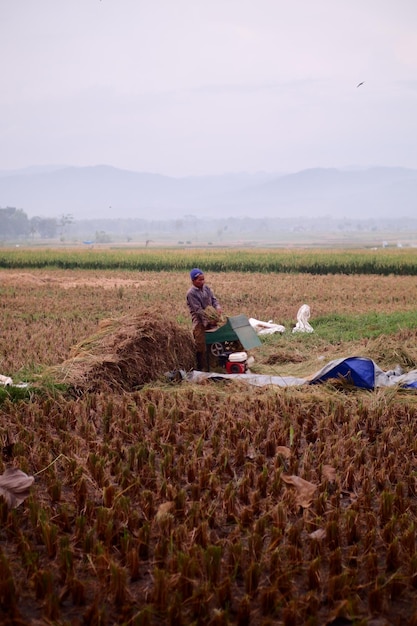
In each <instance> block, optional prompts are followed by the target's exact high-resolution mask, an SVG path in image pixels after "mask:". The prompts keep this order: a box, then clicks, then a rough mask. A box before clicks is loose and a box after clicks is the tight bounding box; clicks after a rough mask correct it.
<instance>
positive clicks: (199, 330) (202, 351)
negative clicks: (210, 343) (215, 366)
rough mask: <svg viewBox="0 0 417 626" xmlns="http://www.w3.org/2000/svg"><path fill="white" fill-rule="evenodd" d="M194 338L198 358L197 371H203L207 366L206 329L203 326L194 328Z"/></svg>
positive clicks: (199, 325) (198, 325)
mask: <svg viewBox="0 0 417 626" xmlns="http://www.w3.org/2000/svg"><path fill="white" fill-rule="evenodd" d="M193 336H194V343H195V350H196V357H197V370H199V371H203V370H204V369H205V367H206V366H207V363H206V359H207V347H206V329H205V328H204V326H203V324H197V326H194V328H193Z"/></svg>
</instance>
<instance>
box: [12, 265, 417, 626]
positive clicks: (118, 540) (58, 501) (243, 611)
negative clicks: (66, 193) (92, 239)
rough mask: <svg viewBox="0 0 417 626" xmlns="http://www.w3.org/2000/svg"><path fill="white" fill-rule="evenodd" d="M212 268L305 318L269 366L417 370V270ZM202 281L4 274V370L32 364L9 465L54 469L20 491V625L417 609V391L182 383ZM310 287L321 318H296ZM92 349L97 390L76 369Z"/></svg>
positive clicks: (238, 619) (292, 618) (241, 290)
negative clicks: (347, 362)
mask: <svg viewBox="0 0 417 626" xmlns="http://www.w3.org/2000/svg"><path fill="white" fill-rule="evenodd" d="M207 282H208V284H210V285H211V286H212V287H213V289H214V291H215V293H216V295H217V296H218V298H219V299H220V301H221V302H222V305H223V310H224V312H225V313H226V315H238V314H245V315H247V316H248V317H255V318H256V319H260V320H270V319H273V320H274V322H276V323H277V324H282V325H284V326H285V328H286V331H285V332H284V333H283V334H282V335H281V334H279V335H271V336H266V337H264V338H262V345H261V346H260V347H259V348H256V349H253V350H252V351H250V352H251V355H252V356H253V357H254V359H255V362H254V365H253V366H252V369H253V371H254V372H259V373H269V374H274V375H283V376H284V375H297V376H308V375H310V374H312V373H314V372H315V371H317V370H318V369H320V368H321V367H322V365H323V364H324V363H326V362H327V361H330V360H332V359H334V358H339V357H348V356H367V357H370V358H372V359H374V360H375V362H376V363H378V365H380V367H382V368H383V369H391V368H394V367H396V366H400V367H401V368H402V369H403V370H405V371H407V370H410V369H415V368H416V364H417V348H416V345H417V343H416V337H417V316H416V314H415V309H416V301H417V283H416V281H415V278H413V277H409V276H374V275H368V276H361V275H356V276H344V275H336V276H334V275H331V274H329V275H324V276H313V275H310V274H273V273H270V274H260V273H243V272H242V273H240V272H233V273H227V272H217V273H216V272H213V273H212V272H209V273H207ZM188 285H189V278H188V274H187V273H186V272H168V271H166V272H165V271H162V272H137V273H135V272H132V271H126V272H123V271H100V272H98V271H93V270H52V269H48V270H32V269H31V270H30V271H26V270H25V271H18V270H1V271H0V291H1V303H0V306H1V310H2V317H1V319H2V333H1V344H0V373H1V374H4V375H7V376H11V377H12V378H13V380H15V381H17V382H19V381H30V387H29V388H28V390H20V391H21V393H22V394H23V393H24V394H25V395H24V397H23V396H22V398H21V399H19V396H18V394H17V393H16V395H13V394H12V393H11V392H10V395H8V393H7V391H5V395H4V396H2V403H1V404H0V434H1V437H2V457H1V460H0V474H2V475H4V474H5V473H6V475H7V470H8V469H10V468H18V469H19V470H21V471H22V472H24V473H25V474H26V475H27V476H29V477H32V476H33V477H34V481H33V484H32V485H31V486H30V488H28V491H27V492H24V494H23V495H24V499H22V502H21V503H20V504H19V505H18V506H16V507H11V506H8V504H7V503H6V501H4V502H3V501H2V500H1V499H0V515H1V520H2V524H1V529H0V570H1V571H0V621H1V623H4V624H10V625H11V624H22V625H23V624H59V625H62V626H64V625H66V624H68V625H69V624H71V625H73V624H80V625H81V624H83V625H84V624H91V625H93V624H94V625H99V624H100V625H109V626H110V625H113V624H126V625H127V624H132V625H133V624H135V625H136V624H140V625H152V626H153V625H158V626H159V625H161V626H162V625H166V624H172V625H173V626H174V625H175V626H176V625H181V624H183V625H187V624H199V625H200V624H201V625H205V624H207V625H208V624H210V625H223V624H224V625H227V624H229V625H233V626H234V625H236V626H244V625H254V626H260V625H265V626H267V625H275V624H277V625H278V624H283V625H285V626H292V625H294V626H297V625H304V624H310V625H317V626H322V625H324V624H334V625H336V624H361V625H365V624H366V625H369V626H371V625H374V626H377V625H378V626H382V625H388V624H390V625H391V624H398V625H400V624H401V625H402V624H410V625H412V624H417V551H416V521H417V482H416V479H417V444H416V440H417V438H416V434H417V427H416V423H415V420H416V415H417V402H416V399H417V396H416V395H415V393H416V392H415V391H407V390H403V389H397V388H389V389H377V390H375V391H365V390H361V389H357V388H352V387H350V386H349V385H347V384H342V383H341V382H340V381H333V382H330V383H327V384H326V385H321V386H314V387H311V386H303V387H299V388H276V387H272V386H268V387H263V388H257V387H251V386H248V385H245V384H244V383H242V382H233V383H230V382H225V381H217V382H213V381H204V382H202V383H200V384H191V383H188V382H172V383H170V382H168V380H167V378H166V377H165V376H164V372H165V371H166V370H167V369H174V368H176V367H181V366H182V367H184V368H185V369H190V368H191V367H192V353H190V351H189V346H190V344H189V343H188V339H189V340H190V342H191V327H190V322H189V316H188V312H187V309H186V306H185V292H186V290H187V288H188ZM303 303H307V304H308V305H309V306H310V308H311V318H310V323H311V325H312V327H313V329H314V332H313V333H311V334H308V335H307V334H306V335H304V334H293V333H292V332H291V330H292V327H293V326H294V325H295V323H296V315H297V311H298V308H299V307H300V306H301V304H303ZM87 357H88V358H87ZM75 358H78V361H77V375H79V377H78V378H77V381H78V389H77V393H74V385H73V381H69V380H68V379H67V380H65V376H64V377H63V378H62V376H61V377H59V376H58V373H61V374H62V372H63V371H64V372H65V375H68V369H65V367H68V363H70V362H72V363H73V362H74V359H75ZM92 361H93V362H92ZM71 371H72V373H73V374H74V369H73V370H71ZM45 373H47V374H48V376H47V377H46V376H45ZM80 373H81V374H82V375H81V376H80ZM80 380H81V381H83V383H86V381H87V382H88V384H81V383H80V382H79V381H80ZM91 381H93V384H91ZM66 383H67V384H66ZM3 489H5V490H6V492H7V493H8V495H9V497H10V492H13V489H9V487H3ZM7 493H6V500H7Z"/></svg>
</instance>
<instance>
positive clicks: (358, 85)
mask: <svg viewBox="0 0 417 626" xmlns="http://www.w3.org/2000/svg"><path fill="white" fill-rule="evenodd" d="M364 82H365V81H364V80H363V81H362V82H361V83H358V84H357V85H356V88H358V87H360V86H361V85H363V84H364Z"/></svg>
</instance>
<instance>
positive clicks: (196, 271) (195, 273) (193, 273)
mask: <svg viewBox="0 0 417 626" xmlns="http://www.w3.org/2000/svg"><path fill="white" fill-rule="evenodd" d="M201 274H204V272H203V270H200V269H198V267H194V268H193V269H192V270H191V272H190V277H191V280H195V279H196V278H197V276H201Z"/></svg>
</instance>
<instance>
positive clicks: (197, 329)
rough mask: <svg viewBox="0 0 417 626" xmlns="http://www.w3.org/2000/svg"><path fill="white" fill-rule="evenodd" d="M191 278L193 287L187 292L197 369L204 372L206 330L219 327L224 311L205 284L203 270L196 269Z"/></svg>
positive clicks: (193, 270) (192, 271) (191, 273)
mask: <svg viewBox="0 0 417 626" xmlns="http://www.w3.org/2000/svg"><path fill="white" fill-rule="evenodd" d="M190 278H191V282H192V286H191V287H190V288H189V290H188V291H187V306H188V308H189V310H190V313H191V319H192V322H193V336H194V341H195V347H196V356H197V369H198V370H200V371H202V370H203V368H204V365H205V358H206V330H210V329H211V328H215V327H216V326H217V325H218V320H219V319H220V316H221V313H222V309H221V306H220V304H219V301H218V300H217V298H216V296H215V295H214V293H213V291H212V290H211V289H210V287H209V286H208V285H206V284H205V276H204V272H203V271H202V270H200V269H199V268H198V267H195V268H194V269H192V270H191V272H190ZM207 307H209V308H207ZM216 317H217V320H216Z"/></svg>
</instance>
